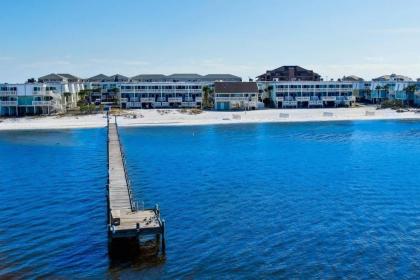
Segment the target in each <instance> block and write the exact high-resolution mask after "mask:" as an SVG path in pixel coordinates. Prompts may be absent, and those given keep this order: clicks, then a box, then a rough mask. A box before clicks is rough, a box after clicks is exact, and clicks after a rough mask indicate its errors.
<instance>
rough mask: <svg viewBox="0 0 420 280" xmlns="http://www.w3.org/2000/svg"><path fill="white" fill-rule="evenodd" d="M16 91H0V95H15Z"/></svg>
mask: <svg viewBox="0 0 420 280" xmlns="http://www.w3.org/2000/svg"><path fill="white" fill-rule="evenodd" d="M16 95H17V91H10V90H8V91H0V96H16Z"/></svg>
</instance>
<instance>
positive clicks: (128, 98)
mask: <svg viewBox="0 0 420 280" xmlns="http://www.w3.org/2000/svg"><path fill="white" fill-rule="evenodd" d="M115 77H117V79H115ZM215 81H235V82H240V81H242V79H241V78H240V77H237V76H234V75H231V74H208V75H205V76H202V75H199V74H172V75H162V74H141V75H137V76H134V77H132V78H127V77H124V76H121V75H120V76H119V78H118V75H114V76H112V77H106V76H105V75H102V74H100V75H97V76H95V77H92V78H89V79H86V80H85V86H86V88H87V89H92V90H95V93H94V96H95V98H96V99H97V101H98V102H101V103H104V102H107V101H109V102H111V101H115V100H117V102H118V103H119V105H120V107H121V108H123V109H128V108H196V107H200V106H201V103H202V92H203V88H204V87H205V86H207V87H210V88H212V87H213V85H214V83H215Z"/></svg>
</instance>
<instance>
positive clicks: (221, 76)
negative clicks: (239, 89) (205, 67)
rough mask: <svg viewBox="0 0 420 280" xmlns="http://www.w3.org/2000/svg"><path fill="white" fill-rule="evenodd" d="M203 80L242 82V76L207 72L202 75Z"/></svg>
mask: <svg viewBox="0 0 420 280" xmlns="http://www.w3.org/2000/svg"><path fill="white" fill-rule="evenodd" d="M202 80H203V81H225V82H242V78H241V77H238V76H235V75H232V74H207V75H205V76H203V77H202Z"/></svg>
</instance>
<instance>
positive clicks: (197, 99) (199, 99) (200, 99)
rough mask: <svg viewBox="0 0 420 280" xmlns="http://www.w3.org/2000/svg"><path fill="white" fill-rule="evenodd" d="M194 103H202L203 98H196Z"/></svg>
mask: <svg viewBox="0 0 420 280" xmlns="http://www.w3.org/2000/svg"><path fill="white" fill-rule="evenodd" d="M195 102H203V98H202V97H196V98H195Z"/></svg>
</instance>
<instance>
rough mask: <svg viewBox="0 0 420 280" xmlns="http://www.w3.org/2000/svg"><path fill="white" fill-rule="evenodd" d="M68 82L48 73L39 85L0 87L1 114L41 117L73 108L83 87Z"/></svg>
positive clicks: (26, 84)
mask: <svg viewBox="0 0 420 280" xmlns="http://www.w3.org/2000/svg"><path fill="white" fill-rule="evenodd" d="M61 75H67V74H61ZM44 78H45V79H44ZM69 80H70V79H68V78H66V77H64V76H59V75H57V74H50V75H47V76H44V77H41V78H40V79H39V82H28V83H24V84H7V83H5V84H0V115H1V116H24V115H40V114H50V113H59V112H64V111H65V110H66V108H75V107H76V102H77V93H78V92H79V91H80V90H82V89H83V88H84V86H83V83H81V81H75V80H70V81H69Z"/></svg>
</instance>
